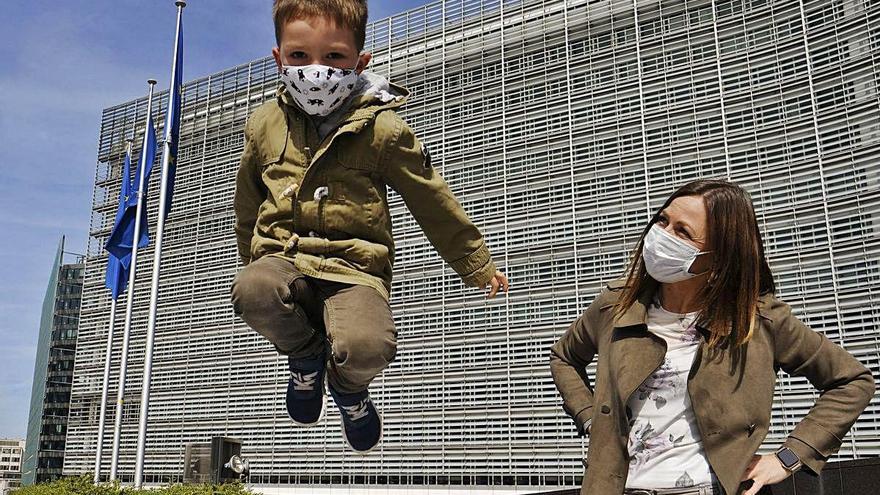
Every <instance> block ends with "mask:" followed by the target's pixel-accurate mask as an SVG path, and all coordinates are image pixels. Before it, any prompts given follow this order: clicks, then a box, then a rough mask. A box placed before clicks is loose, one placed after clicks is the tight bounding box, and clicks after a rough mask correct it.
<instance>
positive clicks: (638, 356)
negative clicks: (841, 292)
mask: <svg viewBox="0 0 880 495" xmlns="http://www.w3.org/2000/svg"><path fill="white" fill-rule="evenodd" d="M774 289H775V287H774V283H773V276H772V274H771V273H770V267H769V265H768V264H767V260H766V259H765V257H764V249H763V246H762V243H761V236H760V233H759V231H758V223H757V221H756V219H755V212H754V209H753V208H752V204H751V201H750V200H749V197H748V195H747V194H746V192H745V191H743V190H742V189H741V188H740V187H738V186H736V185H734V184H732V183H729V182H724V181H716V180H698V181H695V182H692V183H690V184H687V185H685V186H684V187H682V188H680V189H679V190H678V191H676V192H675V193H674V194H673V195H672V196H671V197H670V198H669V199H668V200H667V201H666V203H665V204H664V205H663V207H662V208H660V210H659V211H658V212H657V213H656V214H655V215H654V217H653V218H652V219H651V221H650V222H649V223H648V225H647V227H646V228H645V230H644V232H643V233H642V236H641V238H640V240H639V242H638V244H637V245H636V248H635V250H634V252H633V258H632V261H631V263H630V267H629V271H628V274H627V276H626V278H625V279H622V280H618V281H615V282H611V283H610V284H608V286H607V288H606V289H605V290H604V291H602V293H600V294H599V296H598V297H597V298H596V300H595V301H593V303H592V304H591V305H590V307H589V308H588V309H587V311H586V312H585V313H584V315H583V316H581V317H580V318H578V319H577V320H576V321H575V322H574V323H573V324H572V325H571V327H569V329H568V330H567V331H566V332H565V334H564V335H563V336H562V338H561V339H560V340H559V341H558V342H557V343H556V344H555V345H554V346H553V348H552V353H551V358H550V368H551V371H552V373H553V380H554V381H555V383H556V387H557V388H558V389H559V392H560V394H561V395H562V398H563V402H564V405H563V408H564V409H565V411H566V412H567V413H568V414H569V415H570V416H571V417H572V419H574V421H575V424H576V426H577V428H578V431H579V432H580V433H581V434H589V436H590V449H589V453H588V458H587V464H588V468H587V470H586V473H585V474H584V482H583V487H582V489H581V493H582V494H595V495H614V494H621V493H632V494H654V493H659V494H665V493H668V494H673V493H674V494H700V495H703V494H716V495H717V494H740V493H745V494H747V495H754V494H756V493H758V491H759V490H760V489H761V487H762V486H764V485H769V484H773V483H778V482H780V481H782V480H783V479H785V478H787V477H788V476H789V475H790V474H791V473H793V472H795V471H797V470H798V469H800V468H801V467H802V466H803V467H805V468H807V469H810V470H812V471H813V472H816V473H818V472H819V470H820V469H821V468H822V466H823V464H824V463H825V461H826V460H827V458H828V457H829V456H830V455H832V454H833V453H834V452H836V451H837V449H838V448H839V447H840V442H841V439H842V438H843V437H844V436H845V435H846V433H847V431H849V429H850V427H851V426H852V424H853V422H855V420H856V418H857V417H858V415H859V414H860V413H861V411H862V410H863V409H864V408H865V407H866V406H867V405H868V402H869V401H870V400H871V397H872V396H873V394H874V380H873V378H872V377H871V373H870V372H869V371H868V369H866V368H865V367H864V366H863V365H862V364H860V363H859V362H858V361H857V360H856V359H855V358H853V357H852V356H851V355H850V354H848V353H847V352H846V351H844V350H843V349H841V348H840V347H838V346H837V345H835V344H833V343H831V342H830V341H829V340H828V339H827V338H825V337H824V336H823V335H822V334H820V333H817V332H814V331H812V330H810V329H809V328H807V327H806V326H805V325H804V324H803V323H801V322H800V321H798V319H797V318H795V317H794V316H793V315H792V314H791V308H789V306H788V305H786V304H785V303H783V302H782V301H780V300H779V299H777V298H776V297H775V296H774ZM596 355H598V364H597V371H596V381H595V389H594V388H593V386H592V385H591V383H590V378H589V376H588V375H587V373H586V366H587V365H588V364H590V362H591V361H592V360H593V357H594V356H596ZM780 368H781V369H782V370H784V371H785V372H786V373H789V374H791V375H797V376H805V377H806V378H807V379H808V380H809V381H810V383H812V384H813V386H814V387H816V388H817V389H819V390H821V391H822V392H823V393H822V395H821V397H820V398H819V400H818V401H816V404H815V406H814V407H813V408H812V409H811V410H810V412H809V414H807V416H806V417H805V418H804V419H803V420H802V421H801V422H800V423H799V424H798V425H797V427H796V428H795V429H794V431H792V432H791V435H790V436H789V437H788V438H787V439H786V441H785V443H784V444H783V446H782V447H781V448H780V450H779V451H778V452H776V453H774V454H769V455H763V456H758V455H755V452H756V451H757V449H758V447H759V446H760V445H761V442H762V441H763V439H764V437H765V435H766V434H767V430H768V427H769V425H770V410H771V406H772V402H773V389H774V386H775V383H776V373H777V370H778V369H780Z"/></svg>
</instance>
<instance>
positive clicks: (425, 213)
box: [380, 119, 496, 287]
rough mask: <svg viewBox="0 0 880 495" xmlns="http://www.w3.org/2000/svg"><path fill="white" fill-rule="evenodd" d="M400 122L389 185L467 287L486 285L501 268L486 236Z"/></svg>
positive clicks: (389, 152) (385, 166)
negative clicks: (495, 260) (494, 259)
mask: <svg viewBox="0 0 880 495" xmlns="http://www.w3.org/2000/svg"><path fill="white" fill-rule="evenodd" d="M396 120H397V121H398V122H397V125H396V129H395V132H394V134H395V135H394V137H393V138H392V139H391V140H390V142H389V144H388V145H387V148H386V149H385V156H384V159H383V160H382V163H381V165H380V166H381V170H382V175H383V177H384V179H385V181H386V182H387V183H388V185H389V186H391V188H392V189H394V190H395V191H396V192H397V193H398V194H400V196H401V197H402V198H403V201H404V203H406V206H407V208H408V209H409V211H410V212H411V213H412V215H413V217H415V219H416V221H417V222H418V223H419V226H420V227H421V228H422V231H424V233H425V235H426V236H427V237H428V240H429V241H430V242H431V244H432V245H433V246H434V249H436V250H437V252H438V253H439V254H440V256H441V257H442V258H443V259H444V260H445V261H446V262H447V263H449V266H450V267H452V269H453V270H455V272H456V273H457V274H458V275H459V276H460V277H461V278H462V280H463V281H464V283H465V284H466V285H469V286H471V287H483V286H485V285H486V284H487V283H489V281H491V280H492V278H493V277H494V276H495V270H496V268H495V263H494V262H493V261H492V257H491V255H490V254H489V249H488V248H487V247H486V242H485V241H484V239H483V236H482V234H480V231H479V230H478V229H477V228H476V227H475V226H474V224H473V223H471V221H470V219H469V218H468V216H467V214H466V213H465V211H464V209H463V208H462V207H461V205H460V204H459V203H458V200H457V199H456V198H455V195H453V194H452V191H451V190H450V189H449V186H448V185H447V184H446V181H444V180H443V178H442V177H441V176H440V174H439V173H437V171H436V170H434V168H433V167H432V166H431V160H430V157H429V155H428V153H427V151H426V150H425V148H424V147H423V145H422V143H421V142H420V141H419V140H418V139H417V138H416V137H415V135H414V134H413V132H412V130H411V129H410V128H409V126H408V125H406V123H404V122H403V121H402V120H400V119H396Z"/></svg>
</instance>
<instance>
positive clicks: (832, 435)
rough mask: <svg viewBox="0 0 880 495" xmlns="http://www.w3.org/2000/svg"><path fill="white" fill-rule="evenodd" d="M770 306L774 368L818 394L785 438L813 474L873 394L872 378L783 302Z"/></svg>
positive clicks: (772, 303)
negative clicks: (804, 380)
mask: <svg viewBox="0 0 880 495" xmlns="http://www.w3.org/2000/svg"><path fill="white" fill-rule="evenodd" d="M770 304H771V308H770V311H769V312H768V314H769V315H770V316H771V318H772V319H773V321H772V323H773V327H774V332H773V336H774V339H775V350H774V354H775V355H774V359H775V362H776V365H777V366H778V367H780V368H782V369H783V370H784V371H785V372H786V373H788V374H789V375H792V376H803V377H806V378H807V380H809V381H810V383H811V384H812V385H813V386H814V387H816V389H818V390H819V391H820V392H821V395H820V396H819V400H817V401H816V404H815V405H814V406H813V408H812V409H810V412H809V413H807V415H806V416H805V417H804V418H803V419H802V420H801V421H800V423H798V425H797V426H796V427H795V429H794V431H792V432H791V434H790V435H789V437H788V438H787V439H786V440H785V446H786V447H788V448H790V449H791V450H793V451H794V452H795V453H796V454H797V455H798V457H800V459H801V462H803V464H804V465H805V466H807V467H809V468H810V469H811V470H812V471H813V472H815V473H817V474H818V473H819V471H820V470H821V469H822V467H823V466H824V465H825V462H826V461H827V460H828V458H829V457H830V456H831V455H833V454H834V453H835V452H837V450H838V449H839V448H840V444H841V442H842V440H843V437H844V436H846V434H847V432H848V431H849V429H850V428H851V427H852V425H853V423H854V422H855V421H856V419H857V418H858V417H859V414H861V413H862V411H863V410H864V409H865V408H866V407H867V406H868V403H869V402H870V401H871V398H872V397H873V396H874V390H875V387H874V379H873V377H872V376H871V372H870V371H869V370H868V369H867V368H866V367H865V366H864V365H862V364H861V363H860V362H859V361H858V360H857V359H856V358H854V357H853V356H852V355H850V354H849V353H848V352H846V351H845V350H844V349H842V348H841V347H840V346H838V345H836V344H834V343H833V342H831V341H830V340H828V338H827V337H825V336H824V335H822V334H821V333H819V332H815V331H813V330H811V329H810V328H808V327H807V326H806V325H805V324H804V323H802V322H801V321H800V320H798V319H797V318H796V317H795V316H794V315H792V313H791V308H790V307H789V306H788V305H787V304H785V303H783V302H781V301H779V300H777V299H775V298H773V299H771V302H770Z"/></svg>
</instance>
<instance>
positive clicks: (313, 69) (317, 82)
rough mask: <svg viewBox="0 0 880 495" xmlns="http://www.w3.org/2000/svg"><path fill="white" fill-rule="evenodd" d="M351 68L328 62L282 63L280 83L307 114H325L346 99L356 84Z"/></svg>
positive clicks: (319, 115)
mask: <svg viewBox="0 0 880 495" xmlns="http://www.w3.org/2000/svg"><path fill="white" fill-rule="evenodd" d="M358 77H359V74H358V73H357V72H356V71H355V70H354V69H337V68H336V67H329V66H327V65H319V64H312V65H285V66H283V67H282V68H281V82H283V83H284V86H285V87H287V92H288V93H290V96H292V97H293V99H294V101H296V104H297V105H299V107H300V108H302V109H303V111H305V112H306V113H307V114H309V115H313V116H316V117H326V116H327V115H329V114H330V113H331V112H333V110H336V109H337V108H339V105H341V104H342V102H344V101H345V99H346V98H348V96H349V95H350V94H351V92H352V90H354V87H355V85H356V83H357V80H358Z"/></svg>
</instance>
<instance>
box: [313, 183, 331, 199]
mask: <svg viewBox="0 0 880 495" xmlns="http://www.w3.org/2000/svg"><path fill="white" fill-rule="evenodd" d="M329 195H330V188H329V187H327V186H321V187H319V188H317V189H315V195H314V198H315V201H321V200H322V199H324V198H326V197H327V196H329Z"/></svg>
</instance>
